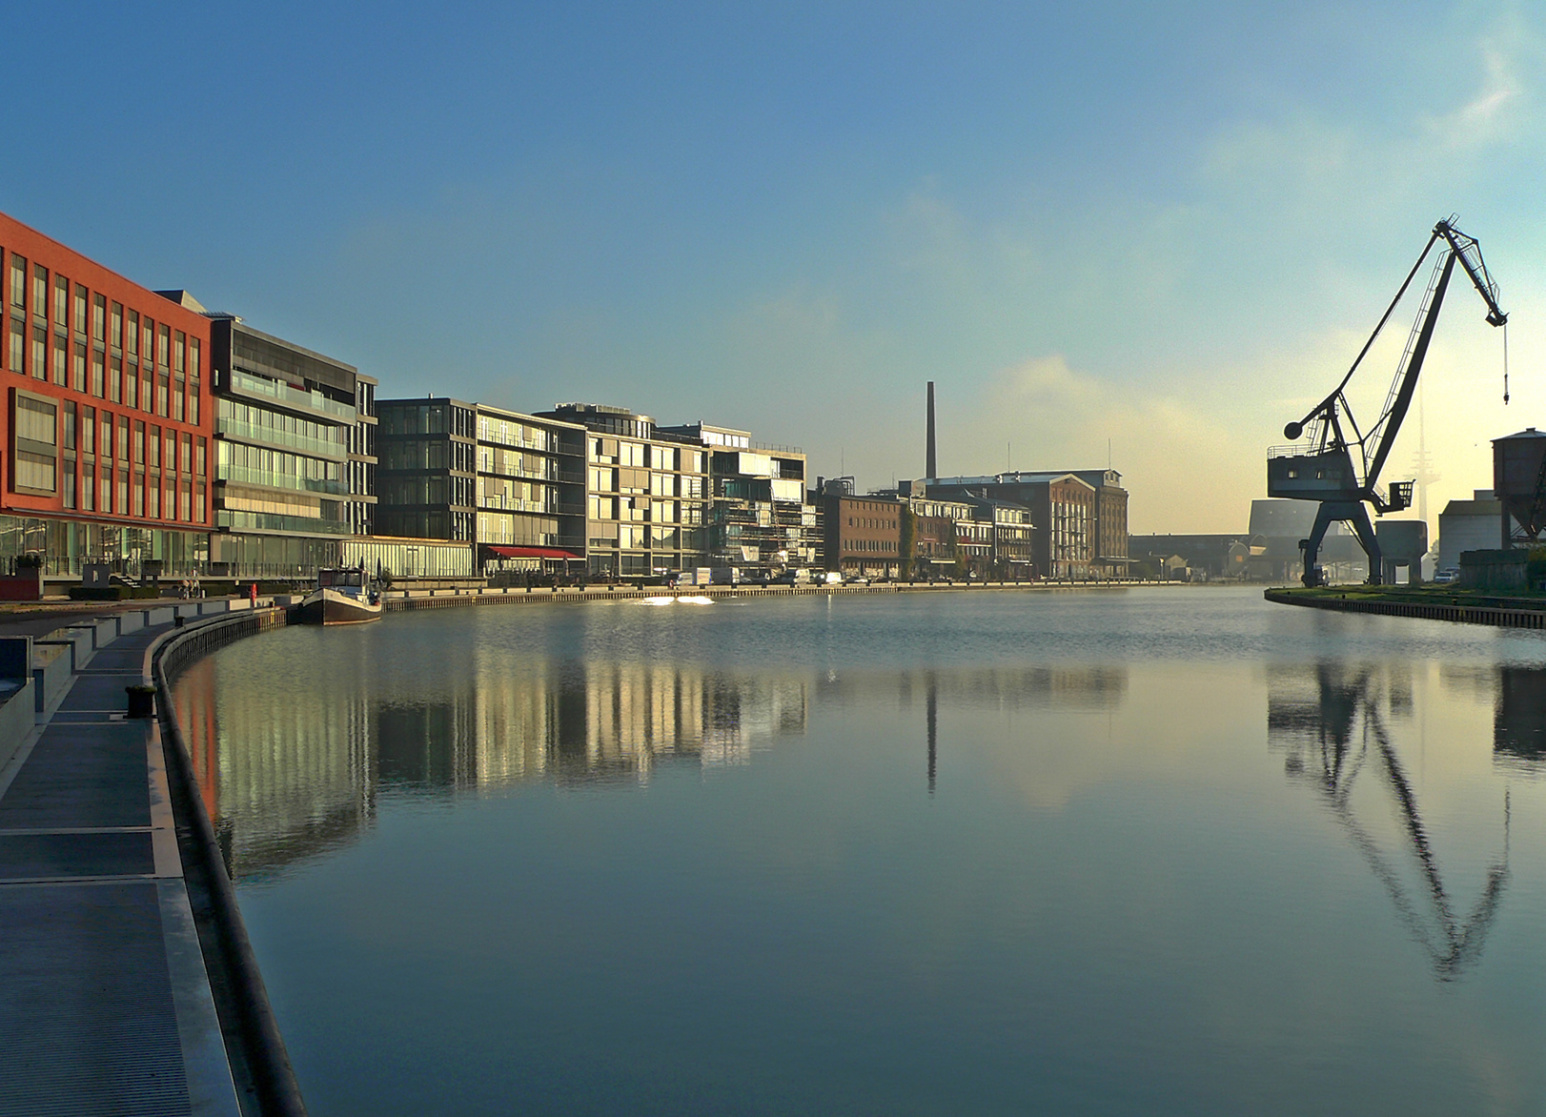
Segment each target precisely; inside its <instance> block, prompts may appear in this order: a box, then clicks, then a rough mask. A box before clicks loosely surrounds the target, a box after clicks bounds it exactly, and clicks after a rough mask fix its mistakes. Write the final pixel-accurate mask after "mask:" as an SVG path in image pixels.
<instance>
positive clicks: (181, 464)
mask: <svg viewBox="0 0 1546 1117" xmlns="http://www.w3.org/2000/svg"><path fill="white" fill-rule="evenodd" d="M288 456H289V455H286V457H288ZM178 468H179V469H180V470H182V472H184V473H192V472H193V436H192V435H191V434H184V435H183V436H182V454H181V455H180V456H179V458H178Z"/></svg>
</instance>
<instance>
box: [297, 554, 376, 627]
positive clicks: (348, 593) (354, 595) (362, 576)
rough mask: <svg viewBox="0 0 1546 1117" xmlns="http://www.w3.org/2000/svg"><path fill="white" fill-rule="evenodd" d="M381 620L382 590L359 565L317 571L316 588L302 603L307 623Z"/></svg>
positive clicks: (358, 622)
mask: <svg viewBox="0 0 1546 1117" xmlns="http://www.w3.org/2000/svg"><path fill="white" fill-rule="evenodd" d="M380 619H381V591H380V590H379V589H378V588H377V587H376V584H375V580H374V579H373V578H371V576H370V575H369V574H367V573H365V571H364V570H363V569H360V568H358V567H343V568H338V567H335V568H330V569H326V570H319V571H317V588H316V589H314V590H313V591H312V592H311V593H309V594H307V595H306V597H305V599H304V600H303V601H302V602H301V605H300V620H301V621H302V623H304V624H363V623H364V622H366V621H376V620H380Z"/></svg>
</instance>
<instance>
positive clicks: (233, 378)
mask: <svg viewBox="0 0 1546 1117" xmlns="http://www.w3.org/2000/svg"><path fill="white" fill-rule="evenodd" d="M228 383H229V386H230V389H231V391H232V392H233V393H234V394H235V395H238V396H246V397H248V398H249V399H255V400H259V401H263V400H273V401H275V402H276V403H279V404H281V405H283V406H285V407H290V408H294V409H296V410H298V411H309V412H311V413H312V414H315V415H326V416H328V417H329V418H332V419H337V420H338V421H340V422H344V423H353V422H354V420H355V410H354V405H353V404H348V403H339V402H338V401H337V400H330V399H328V398H327V397H326V396H324V395H323V394H322V393H321V392H303V391H300V390H298V389H296V388H292V387H290V385H288V384H281V383H280V382H279V381H277V380H269V379H267V378H266V377H262V376H250V375H248V374H247V373H245V372H242V371H241V370H240V369H234V368H233V369H232V370H231V372H230V376H229V378H228Z"/></svg>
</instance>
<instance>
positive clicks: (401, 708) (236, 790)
mask: <svg viewBox="0 0 1546 1117" xmlns="http://www.w3.org/2000/svg"><path fill="white" fill-rule="evenodd" d="M220 663H221V660H220V659H219V657H211V658H208V659H205V660H203V661H200V662H199V663H197V664H195V665H194V666H193V667H192V668H191V669H190V670H189V671H188V672H187V673H186V674H184V675H183V677H182V678H181V679H179V680H178V682H177V684H176V687H175V697H174V701H175V703H176V705H177V710H178V718H179V723H180V724H181V725H182V726H183V728H184V735H185V737H186V739H187V741H188V747H189V750H190V752H191V753H192V755H193V758H194V763H195V769H196V772H197V775H198V779H199V783H200V788H201V791H202V794H203V796H204V801H205V805H206V807H207V808H208V809H209V811H210V814H211V817H213V818H215V819H216V820H217V823H216V828H217V832H218V833H219V835H220V838H221V843H222V847H223V850H224V853H225V855H226V860H227V865H228V866H229V868H230V869H231V872H232V873H233V875H234V876H236V877H237V878H239V879H244V880H251V879H254V878H261V877H262V876H263V875H265V874H267V873H271V872H275V871H278V870H281V869H283V868H284V867H285V866H286V865H288V864H290V863H291V862H293V861H295V860H297V859H299V858H303V857H309V856H312V855H314V854H317V853H321V852H324V851H326V850H327V849H329V848H331V847H333V846H336V845H337V844H339V843H341V842H348V841H351V840H353V838H354V837H355V836H357V835H358V834H359V833H360V832H361V831H363V830H365V829H367V828H368V827H370V826H371V825H372V824H373V822H374V820H375V815H376V803H377V799H378V797H379V796H383V795H419V796H435V795H443V794H456V793H467V792H472V793H480V792H490V791H497V790H501V789H505V788H508V787H511V786H514V785H518V784H521V783H523V782H530V781H548V782H550V783H553V784H557V785H560V786H578V785H585V784H592V783H596V782H611V783H617V782H628V781H632V782H644V781H647V780H648V779H649V777H650V775H651V774H652V773H653V772H654V771H655V769H656V768H657V767H659V766H661V765H665V764H677V765H694V766H697V767H701V768H719V767H726V766H735V765H744V764H747V763H750V761H751V759H752V756H753V754H754V752H755V751H756V750H757V749H759V748H765V747H771V746H772V745H773V744H774V743H775V742H776V740H777V739H779V738H781V737H787V736H791V735H801V734H803V733H804V732H805V729H806V718H807V712H808V692H809V687H810V683H809V680H808V679H804V678H798V677H777V676H773V677H769V676H767V675H758V676H756V677H751V676H741V675H736V674H732V673H729V672H723V671H713V670H706V669H702V668H696V667H690V666H680V665H660V664H654V663H637V662H604V661H603V662H592V661H586V662H583V663H580V662H570V663H562V662H558V663H554V662H553V661H550V660H545V659H541V658H540V657H539V658H538V659H537V660H536V662H534V663H532V664H530V665H526V664H523V665H521V666H519V667H516V668H514V669H512V668H511V665H510V663H509V661H508V660H507V659H503V658H501V659H500V660H499V661H498V662H493V661H490V662H488V663H474V664H472V665H470V666H471V669H470V670H466V671H458V672H454V673H453V674H452V675H451V676H450V677H452V678H454V679H455V680H456V682H455V685H454V686H452V687H450V688H446V689H441V687H440V684H441V683H443V682H444V681H445V679H444V678H433V679H427V680H425V684H424V687H423V688H422V689H423V693H416V689H417V688H414V687H411V686H410V687H399V688H396V689H393V690H391V691H390V692H388V693H385V694H376V693H373V690H372V685H371V683H370V682H368V680H370V679H372V678H374V677H376V676H375V674H374V673H373V672H372V671H371V670H369V669H365V670H361V671H359V672H358V673H357V674H356V675H355V677H354V678H351V679H348V680H347V681H346V680H345V679H344V678H343V677H342V676H341V674H340V673H338V672H335V673H332V674H330V675H322V674H317V673H314V674H310V675H302V676H297V677H294V678H287V679H286V680H285V690H284V693H283V694H282V695H281V696H279V697H278V698H277V699H276V696H275V694H274V693H273V691H272V689H271V688H267V687H253V686H244V685H240V680H237V679H230V678H226V679H222V678H220V677H219V671H220V666H219V665H220ZM458 666H467V665H458ZM436 690H438V691H439V694H440V697H438V698H436V699H431V698H429V697H428V695H429V694H430V693H431V692H433V691H436ZM448 691H449V692H448ZM216 695H218V696H219V698H218V704H217V701H216V697H215V696H216ZM217 711H218V716H217Z"/></svg>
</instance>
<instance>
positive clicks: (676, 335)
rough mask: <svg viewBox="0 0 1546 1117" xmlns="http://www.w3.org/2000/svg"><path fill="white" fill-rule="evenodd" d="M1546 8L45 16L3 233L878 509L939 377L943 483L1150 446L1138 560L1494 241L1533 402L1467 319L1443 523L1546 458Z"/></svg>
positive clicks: (17, 65)
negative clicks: (1427, 261)
mask: <svg viewBox="0 0 1546 1117" xmlns="http://www.w3.org/2000/svg"><path fill="white" fill-rule="evenodd" d="M1258 9H1259V10H1258ZM1541 11H1542V9H1540V8H1538V7H1535V6H1530V5H1523V4H1510V3H1506V2H1505V3H1493V4H1479V3H1404V4H1362V5H1360V4H1349V3H1340V4H1315V3H1308V4H1303V3H1301V4H1292V5H1289V4H1283V5H1239V4H1223V3H1216V4H1215V3H1197V4H1152V3H1131V4H1123V3H1092V4H1084V5H1055V6H1054V5H1037V4H1002V5H999V4H953V5H944V4H906V3H898V4H844V3H832V2H828V3H821V4H801V3H780V4H776V5H774V4H769V5H762V6H753V5H737V4H697V5H693V4H661V5H642V4H631V5H623V4H563V5H516V4H501V5H488V6H481V5H445V6H440V7H437V8H434V9H431V8H428V7H426V6H424V5H412V6H409V5H406V4H397V5H394V4H374V5H368V6H366V5H360V6H350V5H330V4H316V3H313V4H307V5H299V4H285V3H270V4H263V5H246V6H240V5H233V6H205V5H155V6H143V5H100V6H92V5H68V6H44V7H43V8H40V9H38V10H36V11H34V12H32V13H29V18H28V20H27V21H26V22H25V24H24V25H22V28H21V29H17V28H14V27H13V32H12V34H13V39H12V50H10V51H8V52H7V53H8V78H9V80H8V81H7V83H6V84H7V88H8V90H9V91H10V98H9V100H10V102H11V105H12V107H13V109H14V110H19V111H13V112H12V113H11V114H8V116H7V121H8V128H7V130H6V132H7V135H6V138H7V142H6V145H5V146H6V149H7V150H8V152H9V154H10V158H9V159H8V160H7V170H6V173H5V175H4V178H3V179H0V182H3V184H4V198H3V201H0V208H4V209H5V210H6V211H7V212H9V213H11V214H12V215H14V216H16V217H17V218H19V219H21V220H22V221H25V222H27V223H28V224H31V225H33V226H35V227H37V228H39V229H41V230H42V231H44V232H46V233H48V234H50V235H52V236H54V237H56V238H58V239H60V240H62V241H64V242H65V243H67V244H69V245H71V246H72V247H75V248H77V249H79V250H81V251H83V252H86V253H87V254H88V255H91V256H93V257H95V258H96V259H98V260H101V261H102V262H103V263H105V264H107V265H109V266H111V267H114V268H116V269H117V270H119V271H121V272H123V273H125V274H126V275H128V276H129V277H130V278H133V279H136V280H138V281H140V282H143V283H146V284H147V285H151V286H181V287H187V288H188V289H190V290H191V291H193V292H194V293H195V295H196V296H197V297H198V298H199V299H200V300H201V301H203V302H204V304H205V305H206V306H209V307H211V308H216V309H223V310H230V311H233V312H235V313H238V314H241V315H242V316H243V317H244V318H246V319H247V320H248V321H249V322H251V323H252V324H253V325H255V326H257V327H258V328H260V329H264V330H267V331H270V332H272V333H276V334H279V335H281V336H284V337H287V338H290V339H292V340H294V341H297V342H300V343H302V344H305V345H308V346H310V347H312V348H315V349H318V350H321V351H323V352H326V353H329V354H331V355H334V356H337V357H339V358H342V359H344V360H347V361H350V362H352V363H354V364H356V365H358V366H359V367H360V368H361V369H362V371H366V372H369V373H371V374H372V375H375V376H378V377H380V379H381V381H382V390H383V393H384V394H388V395H413V394H419V393H425V392H435V393H437V394H439V393H450V394H453V395H456V396H459V397H461V398H464V399H472V400H481V401H484V402H487V403H491V404H495V405H498V406H504V407H510V408H514V409H518V410H537V409H541V408H544V407H547V406H549V405H551V404H552V403H555V402H557V401H560V400H585V401H593V402H606V403H615V404H621V405H624V406H630V407H633V408H634V409H635V410H639V411H643V412H646V413H648V414H651V415H653V416H655V417H656V418H657V419H659V420H662V421H666V422H676V421H690V420H694V419H700V418H701V419H704V420H706V421H709V422H719V423H724V424H727V425H732V426H742V427H746V428H749V429H751V430H752V431H753V433H754V437H756V438H757V439H759V440H762V441H767V442H774V443H784V444H790V443H792V444H797V445H800V446H802V447H804V448H805V449H806V451H807V452H808V453H809V454H810V456H811V464H812V470H813V472H816V473H822V474H826V475H832V474H835V473H838V472H839V471H840V470H845V471H846V472H849V473H853V474H856V475H857V477H858V480H859V483H860V485H861V486H863V487H869V486H877V485H882V484H887V483H889V482H890V481H891V480H892V479H893V478H894V477H909V476H916V475H918V474H920V473H921V472H922V466H923V461H922V457H923V451H922V426H923V424H922V411H923V386H924V383H925V381H927V380H930V379H932V380H935V381H936V382H937V384H938V388H937V391H938V393H939V407H940V417H941V424H942V426H941V440H940V442H941V444H940V454H941V468H942V471H944V472H987V471H992V470H997V469H1001V468H1003V467H1004V465H1005V464H1006V462H1008V463H1010V464H1012V465H1013V466H1014V467H1015V468H1021V469H1042V468H1075V467H1089V466H1092V465H1104V464H1105V463H1106V461H1107V454H1108V449H1107V448H1108V442H1109V446H1110V460H1111V461H1112V463H1113V464H1114V465H1115V466H1116V467H1117V468H1118V469H1120V470H1122V471H1123V473H1124V475H1125V478H1126V481H1127V483H1128V485H1129V488H1130V489H1131V491H1132V493H1133V504H1132V522H1133V528H1134V530H1135V531H1230V530H1241V529H1243V528H1244V526H1245V516H1246V504H1247V502H1248V501H1249V499H1250V498H1251V497H1252V496H1257V495H1261V492H1262V489H1263V486H1264V472H1265V470H1264V467H1263V464H1262V459H1263V450H1264V448H1265V446H1267V445H1268V444H1270V443H1273V442H1277V441H1281V428H1282V425H1283V423H1284V422H1286V421H1287V420H1288V419H1291V418H1298V417H1299V415H1300V413H1302V411H1303V410H1304V409H1305V408H1307V407H1308V406H1309V404H1310V403H1312V402H1313V401H1314V399H1315V398H1317V397H1318V396H1320V395H1322V394H1324V392H1325V391H1327V390H1328V389H1329V388H1330V387H1331V386H1332V385H1333V384H1334V383H1335V382H1336V380H1337V379H1338V378H1339V377H1340V375H1341V373H1342V372H1343V371H1344V370H1345V368H1346V365H1347V364H1348V363H1349V362H1350V360H1351V358H1352V356H1353V355H1354V354H1355V353H1356V351H1357V348H1358V346H1359V345H1360V344H1361V343H1362V340H1363V336H1364V335H1365V334H1366V333H1367V331H1368V330H1369V329H1370V328H1371V327H1372V325H1373V323H1374V322H1375V320H1376V319H1377V318H1378V316H1379V314H1380V313H1381V311H1383V309H1384V306H1385V303H1386V302H1387V301H1388V300H1389V298H1390V296H1391V295H1392V294H1393V293H1394V291H1395V288H1396V286H1397V284H1398V283H1399V282H1400V280H1401V278H1402V277H1403V276H1404V275H1405V273H1406V269H1407V268H1409V267H1410V266H1411V263H1412V261H1413V260H1414V259H1415V258H1416V255H1417V253H1418V251H1419V250H1420V249H1421V247H1422V245H1423V243H1424V241H1425V239H1426V237H1427V234H1428V230H1429V229H1430V228H1431V227H1432V225H1433V223H1434V221H1435V220H1437V219H1438V218H1440V217H1445V216H1448V215H1449V214H1450V213H1458V215H1459V224H1460V226H1461V227H1462V228H1463V229H1465V230H1466V231H1467V232H1469V233H1471V234H1472V235H1474V236H1476V237H1477V238H1478V239H1479V240H1480V241H1481V243H1482V246H1483V249H1484V251H1485V252H1486V257H1487V261H1488V264H1489V265H1490V267H1491V268H1492V271H1493V273H1494V275H1495V276H1496V277H1497V279H1498V281H1499V284H1500V285H1501V287H1502V290H1503V302H1504V306H1505V308H1506V309H1507V310H1509V312H1510V313H1511V315H1512V323H1511V327H1510V331H1509V355H1510V364H1511V371H1512V374H1513V376H1512V380H1513V384H1512V386H1513V389H1514V402H1513V404H1512V405H1511V406H1510V407H1508V408H1507V409H1505V408H1504V407H1503V406H1502V401H1501V366H1502V343H1501V338H1500V336H1499V334H1498V332H1497V331H1492V330H1490V329H1489V328H1488V327H1486V326H1485V325H1483V324H1482V322H1481V318H1482V307H1481V303H1480V301H1479V300H1477V299H1475V297H1474V295H1472V294H1471V293H1470V292H1468V291H1466V292H1463V293H1458V294H1452V296H1451V300H1450V302H1449V303H1448V304H1447V306H1446V311H1445V318H1444V320H1443V322H1442V323H1441V325H1440V327H1439V337H1438V340H1437V341H1436V343H1435V348H1434V352H1433V354H1432V356H1431V358H1430V363H1429V369H1428V372H1427V373H1426V374H1425V377H1424V384H1425V387H1424V412H1425V414H1426V416H1427V423H1426V428H1425V430H1426V437H1427V442H1428V445H1429V448H1430V449H1431V450H1433V451H1434V453H1435V455H1436V457H1437V459H1438V461H1437V464H1438V468H1439V472H1440V473H1441V474H1442V476H1443V481H1442V482H1440V483H1439V484H1437V485H1435V486H1434V488H1433V491H1432V492H1431V493H1430V514H1431V516H1436V514H1437V510H1438V507H1441V506H1442V503H1443V501H1444V500H1445V499H1447V498H1448V497H1450V496H1455V495H1463V494H1467V493H1468V490H1469V489H1470V488H1472V487H1483V486H1486V485H1487V484H1488V483H1489V482H1488V475H1489V472H1490V470H1489V464H1488V463H1489V458H1488V454H1487V440H1488V439H1490V438H1494V437H1497V436H1499V435H1501V434H1506V433H1511V432H1512V431H1514V430H1518V429H1520V428H1522V427H1524V426H1527V425H1539V426H1543V427H1546V410H1543V407H1546V375H1543V374H1546V369H1543V367H1542V366H1543V358H1546V346H1543V344H1542V342H1541V340H1540V339H1541V336H1542V334H1541V328H1540V325H1539V323H1540V322H1541V321H1542V312H1543V311H1546V300H1543V299H1542V297H1541V295H1540V291H1541V289H1542V283H1541V280H1542V278H1543V270H1546V225H1543V220H1542V211H1541V204H1540V202H1541V197H1542V193H1543V191H1542V183H1543V182H1546V174H1543V171H1546V129H1543V127H1542V124H1543V121H1542V116H1541V109H1540V104H1541V100H1540V98H1541V91H1540V88H1539V78H1538V77H1537V76H1536V75H1538V74H1540V73H1543V72H1546V66H1543V62H1546V16H1543V15H1541V14H1539V13H1540V12H1541ZM1415 310H1416V307H1415V305H1414V306H1413V307H1412V308H1411V310H1410V312H1407V311H1403V312H1402V313H1401V317H1405V318H1408V319H1409V317H1410V314H1411V313H1415ZM1390 332H1391V333H1392V334H1399V335H1400V337H1399V338H1397V340H1396V341H1395V342H1394V344H1396V345H1397V346H1399V342H1400V341H1401V340H1404V337H1405V332H1406V331H1405V325H1404V324H1401V325H1400V327H1399V328H1395V329H1392V330H1391V331H1390ZM1385 356H1386V357H1387V360H1386V363H1384V364H1378V365H1376V366H1375V368H1374V369H1372V370H1371V372H1372V375H1371V376H1370V378H1369V381H1368V385H1367V396H1368V397H1369V398H1368V402H1367V403H1366V407H1368V408H1370V409H1373V408H1375V407H1377V405H1378V403H1379V402H1380V400H1381V399H1383V396H1384V391H1385V387H1386V383H1387V381H1388V375H1389V372H1390V371H1391V370H1393V368H1394V362H1395V358H1396V354H1394V353H1391V354H1386V355H1385ZM1363 400H1364V397H1363V396H1358V397H1356V398H1355V404H1357V403H1359V402H1363ZM1416 445H1417V431H1416V429H1415V426H1414V427H1413V428H1412V429H1409V430H1408V431H1407V432H1406V434H1405V435H1404V436H1403V440H1402V442H1401V443H1400V444H1399V445H1398V448H1397V450H1396V452H1395V454H1394V455H1393V456H1392V467H1391V470H1390V471H1389V474H1390V476H1392V477H1399V476H1406V475H1409V474H1410V472H1411V470H1410V461H1411V455H1412V453H1413V452H1415V449H1416Z"/></svg>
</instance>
